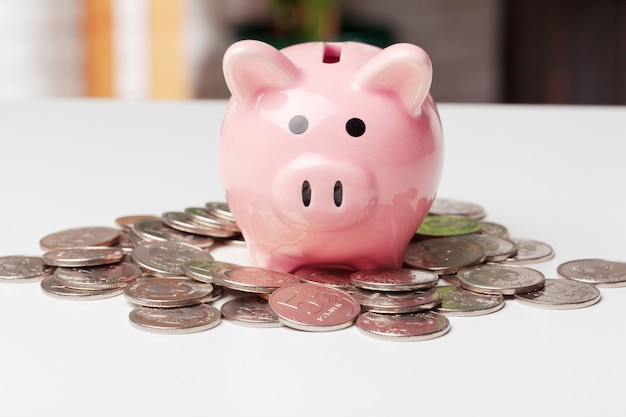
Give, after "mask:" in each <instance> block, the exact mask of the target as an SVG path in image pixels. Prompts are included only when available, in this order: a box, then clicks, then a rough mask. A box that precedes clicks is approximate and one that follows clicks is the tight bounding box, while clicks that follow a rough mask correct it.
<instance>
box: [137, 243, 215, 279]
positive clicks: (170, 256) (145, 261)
mask: <svg viewBox="0 0 626 417" xmlns="http://www.w3.org/2000/svg"><path fill="white" fill-rule="evenodd" d="M131 258H132V260H133V262H135V263H136V264H137V265H139V267H140V268H141V269H143V270H144V271H146V272H148V273H150V274H153V275H156V276H160V277H168V276H169V277H175V276H182V275H185V271H184V270H183V262H185V261H188V260H191V259H196V260H206V261H212V260H213V256H212V255H211V254H210V253H209V252H207V251H206V250H203V249H201V248H199V247H197V246H193V245H189V244H187V243H182V242H174V241H169V240H166V241H156V240H155V241H152V242H144V243H142V244H140V245H137V246H136V247H135V248H134V249H133V251H132V252H131Z"/></svg>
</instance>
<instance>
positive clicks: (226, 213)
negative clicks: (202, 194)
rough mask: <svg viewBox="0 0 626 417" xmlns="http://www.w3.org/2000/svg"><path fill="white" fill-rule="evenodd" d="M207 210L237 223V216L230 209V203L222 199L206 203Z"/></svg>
mask: <svg viewBox="0 0 626 417" xmlns="http://www.w3.org/2000/svg"><path fill="white" fill-rule="evenodd" d="M205 208H206V210H207V211H208V212H209V213H211V214H213V215H214V216H215V217H218V218H220V219H222V220H225V221H229V222H232V223H235V216H233V213H232V212H231V211H230V207H228V204H226V203H225V202H222V201H209V202H208V203H206V204H205Z"/></svg>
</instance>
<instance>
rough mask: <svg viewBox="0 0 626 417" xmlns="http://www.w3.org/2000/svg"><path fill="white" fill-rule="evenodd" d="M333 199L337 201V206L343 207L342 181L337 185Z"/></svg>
mask: <svg viewBox="0 0 626 417" xmlns="http://www.w3.org/2000/svg"><path fill="white" fill-rule="evenodd" d="M333 198H334V199H335V205H336V206H337V207H341V203H342V202H343V185H341V181H337V182H336V183H335V188H334V190H333Z"/></svg>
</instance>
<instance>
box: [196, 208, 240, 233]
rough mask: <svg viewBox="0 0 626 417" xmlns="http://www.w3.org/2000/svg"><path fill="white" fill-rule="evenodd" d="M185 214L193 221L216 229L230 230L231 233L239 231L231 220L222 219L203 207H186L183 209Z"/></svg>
mask: <svg viewBox="0 0 626 417" xmlns="http://www.w3.org/2000/svg"><path fill="white" fill-rule="evenodd" d="M185 216H186V217H187V218H188V219H189V220H190V221H191V222H193V223H197V224H200V225H204V226H206V227H209V228H213V229H217V230H220V231H224V232H226V231H230V232H232V234H234V233H239V232H240V230H239V227H238V226H237V224H236V223H235V222H233V221H228V220H224V219H223V218H221V217H218V216H216V215H214V214H213V212H211V211H209V210H207V209H206V208H204V207H187V208H186V209H185Z"/></svg>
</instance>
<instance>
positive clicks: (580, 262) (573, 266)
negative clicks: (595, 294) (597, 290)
mask: <svg viewBox="0 0 626 417" xmlns="http://www.w3.org/2000/svg"><path fill="white" fill-rule="evenodd" d="M556 272H557V274H558V275H559V276H560V277H563V278H566V279H571V280H574V281H580V282H586V283H587V284H593V285H597V286H599V287H623V286H626V262H623V261H619V260H610V259H577V260H573V261H569V262H565V263H562V264H561V265H559V266H558V267H557V269H556Z"/></svg>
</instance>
